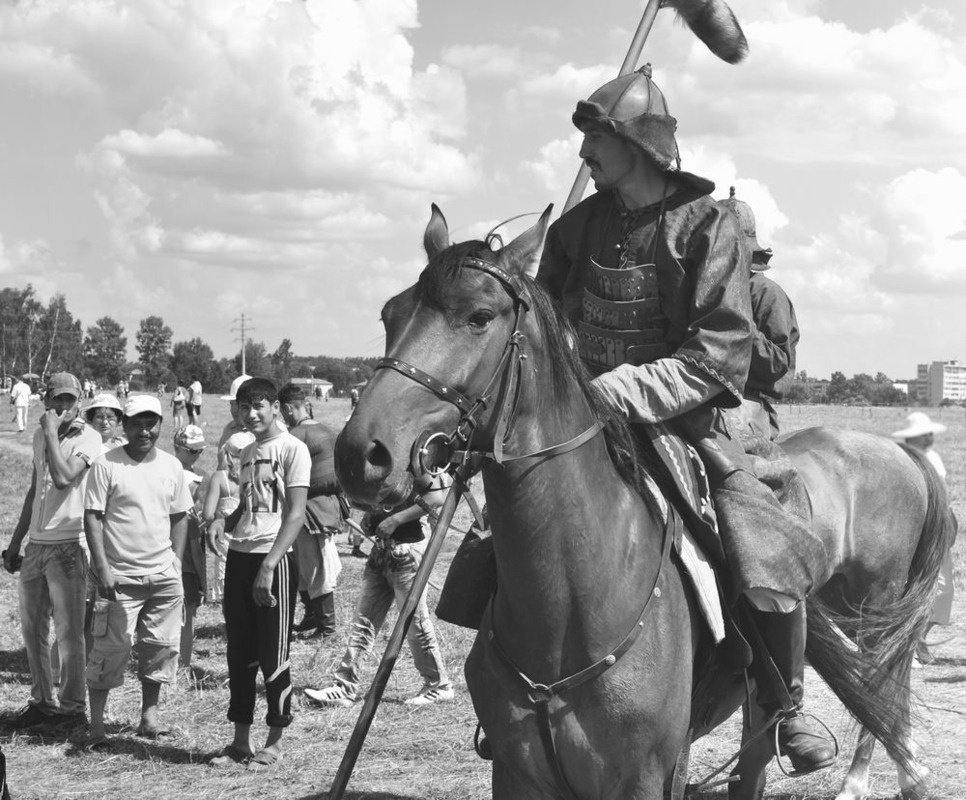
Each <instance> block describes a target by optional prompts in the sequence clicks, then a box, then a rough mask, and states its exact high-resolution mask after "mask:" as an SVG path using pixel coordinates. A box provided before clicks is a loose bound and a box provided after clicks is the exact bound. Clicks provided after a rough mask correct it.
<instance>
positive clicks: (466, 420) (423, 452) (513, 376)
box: [376, 257, 603, 475]
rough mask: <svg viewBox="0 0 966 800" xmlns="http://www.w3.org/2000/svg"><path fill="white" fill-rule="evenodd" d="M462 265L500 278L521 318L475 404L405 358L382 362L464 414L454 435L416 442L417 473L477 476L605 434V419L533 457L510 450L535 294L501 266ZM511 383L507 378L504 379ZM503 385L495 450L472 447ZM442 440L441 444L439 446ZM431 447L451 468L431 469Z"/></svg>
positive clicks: (476, 261)
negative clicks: (456, 471)
mask: <svg viewBox="0 0 966 800" xmlns="http://www.w3.org/2000/svg"><path fill="white" fill-rule="evenodd" d="M460 265H461V266H462V267H467V268H469V269H475V270H479V271H480V272H485V273H487V274H488V275H490V276H492V277H493V278H495V279H496V280H497V281H498V282H499V283H500V285H501V286H503V288H504V289H505V290H506V292H507V294H509V295H510V297H511V299H512V300H513V308H514V314H515V319H514V323H513V332H512V333H511V334H510V336H509V337H508V338H507V342H506V345H505V346H504V348H503V353H502V355H501V356H500V360H499V361H498V362H497V365H496V367H495V369H494V370H493V374H492V375H491V376H490V379H489V381H487V383H486V386H485V387H484V389H483V391H482V392H481V393H480V395H479V396H478V397H477V398H476V400H473V401H471V400H470V399H469V398H467V397H466V396H465V395H464V394H463V393H462V392H460V391H458V390H457V389H455V388H453V387H452V386H449V385H447V384H446V383H444V382H443V381H441V380H439V379H438V378H434V377H433V376H432V375H430V374H429V373H428V372H425V371H424V370H421V369H420V368H419V367H416V366H413V365H412V364H410V363H408V362H406V361H403V360H402V359H399V358H393V357H390V356H387V357H385V358H382V359H380V360H379V362H378V364H376V370H380V369H392V370H395V371H396V372H398V373H400V374H401V375H405V376H406V377H407V378H409V379H410V380H412V381H415V382H416V383H418V384H419V385H420V386H423V387H425V388H427V389H429V391H431V392H432V393H433V394H435V395H436V396H437V397H438V398H439V399H441V400H444V401H445V402H447V403H451V404H452V405H454V406H456V407H457V408H458V409H459V410H460V412H461V414H460V418H459V422H457V424H456V428H455V430H454V431H453V432H452V433H450V434H445V433H441V432H436V433H431V432H424V433H423V434H422V435H421V436H420V437H419V438H417V440H416V441H415V442H414V444H413V453H412V458H411V463H412V467H413V470H414V471H416V470H417V469H420V470H422V471H423V472H426V473H429V474H433V475H435V474H438V473H439V472H445V471H449V470H451V469H453V468H454V467H458V466H462V465H469V466H471V467H473V472H476V471H478V470H479V469H481V468H482V467H483V466H484V465H485V463H487V462H490V461H492V462H494V463H496V464H503V463H505V462H508V461H520V460H522V459H526V458H550V457H551V456H556V455H560V454H562V453H566V452H569V451H570V450H574V449H576V448H578V447H580V446H581V445H583V444H585V443H586V442H588V441H590V440H591V439H593V438H594V437H595V436H597V434H599V433H600V432H601V431H602V430H603V424H602V423H601V422H600V420H597V421H595V422H594V424H593V425H591V426H590V427H589V428H587V429H586V430H584V431H582V432H581V433H579V434H578V435H577V436H574V437H573V438H572V439H568V440H567V441H566V442H561V443H560V444H555V445H551V446H550V447H545V448H543V449H541V450H536V451H534V452H532V453H522V454H518V455H513V454H508V453H506V452H504V447H505V445H506V442H507V441H508V440H509V437H510V429H511V427H512V425H513V420H514V419H515V417H516V411H517V404H518V402H519V400H520V386H521V379H522V377H523V362H524V361H526V359H527V355H526V353H524V352H523V345H524V342H525V340H526V335H525V334H524V333H523V330H522V328H523V323H524V320H525V319H526V313H527V311H529V310H530V295H529V292H528V291H527V288H526V286H525V285H524V284H523V283H522V282H521V281H520V279H519V277H518V276H516V275H512V274H511V273H509V272H507V271H506V270H504V269H502V268H501V267H498V266H497V265H496V264H493V263H492V262H490V261H485V260H483V259H481V258H474V257H467V258H464V259H463V260H462V261H461V262H460ZM504 379H505V380H504ZM500 386H503V387H504V388H503V404H502V407H501V409H500V414H499V417H498V419H497V424H496V430H495V433H494V436H493V449H492V450H490V451H486V450H473V449H471V444H472V440H473V435H474V434H475V433H476V431H477V430H478V429H479V428H481V427H482V426H483V414H484V413H485V412H486V410H487V409H488V408H489V407H490V405H491V404H492V403H493V401H494V392H496V391H497V390H498V389H499V388H500ZM437 440H438V443H437ZM430 445H433V446H434V447H436V446H438V447H439V448H440V449H442V450H444V451H445V452H446V454H447V457H446V464H445V466H442V467H437V466H436V465H432V464H431V465H430V466H429V467H427V466H426V464H425V460H426V458H427V457H428V456H429V455H430V454H431V452H432V451H431V449H430Z"/></svg>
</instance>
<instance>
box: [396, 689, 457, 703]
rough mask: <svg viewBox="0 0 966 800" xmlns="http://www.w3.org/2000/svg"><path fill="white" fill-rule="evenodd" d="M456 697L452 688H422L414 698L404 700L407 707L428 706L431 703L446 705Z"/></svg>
mask: <svg viewBox="0 0 966 800" xmlns="http://www.w3.org/2000/svg"><path fill="white" fill-rule="evenodd" d="M454 697H456V692H454V691H453V687H452V686H447V687H446V688H442V687H440V686H424V687H423V688H422V689H420V690H419V691H418V692H417V693H416V695H415V696H414V697H410V698H409V699H408V700H405V701H404V702H405V703H406V705H407V706H428V705H432V704H433V703H446V702H448V701H450V700H452V699H453V698H454Z"/></svg>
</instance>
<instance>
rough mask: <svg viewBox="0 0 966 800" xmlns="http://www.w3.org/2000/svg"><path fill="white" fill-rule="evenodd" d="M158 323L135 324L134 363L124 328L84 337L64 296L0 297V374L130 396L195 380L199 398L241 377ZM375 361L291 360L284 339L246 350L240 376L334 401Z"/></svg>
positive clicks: (98, 326) (22, 292) (97, 327)
mask: <svg viewBox="0 0 966 800" xmlns="http://www.w3.org/2000/svg"><path fill="white" fill-rule="evenodd" d="M173 339H174V334H173V331H172V330H171V328H170V327H168V326H167V325H166V324H165V322H164V320H163V319H162V318H161V317H160V316H156V315H155V316H149V317H147V318H146V319H142V320H141V321H140V324H139V325H138V330H137V332H136V333H135V350H137V353H138V360H137V361H133V362H132V361H129V360H128V358H127V345H128V340H127V336H126V335H125V331H124V327H123V326H122V325H121V324H120V323H119V322H117V321H116V320H115V319H113V318H112V317H110V316H104V317H101V318H100V319H98V320H97V321H96V322H95V323H94V324H93V325H91V326H89V327H88V328H87V330H86V331H85V330H84V329H83V326H82V324H81V322H80V320H78V319H75V318H74V316H73V314H71V312H70V310H69V309H68V308H67V299H66V296H65V295H63V294H56V295H54V296H53V297H52V298H51V299H50V301H49V302H48V303H47V304H46V305H45V304H44V303H42V302H41V301H40V300H39V299H38V298H37V295H36V292H35V291H34V288H33V286H32V285H30V284H28V285H27V286H26V288H24V289H11V288H5V289H0V373H2V375H0V376H2V378H3V379H4V381H6V379H7V378H8V376H14V375H17V376H19V375H25V374H28V375H34V376H36V380H40V379H41V378H42V377H43V376H45V375H49V374H51V373H54V372H61V371H66V372H72V373H74V374H75V375H77V376H78V377H80V378H81V379H84V378H89V379H91V380H93V381H94V382H96V383H97V384H98V385H100V386H107V387H113V386H115V385H116V384H117V383H118V382H119V381H120V380H121V379H122V378H123V379H125V380H128V381H129V383H130V386H131V388H132V389H135V390H145V391H153V390H154V389H155V388H156V387H157V386H158V385H159V384H162V383H163V384H165V385H166V386H167V387H168V389H169V390H171V389H173V387H174V385H175V384H176V383H182V384H187V383H188V382H190V381H192V380H198V381H200V382H201V384H202V386H203V387H204V388H205V391H206V392H226V391H228V388H229V385H230V384H231V381H232V380H233V379H234V378H235V377H237V376H238V375H240V374H241V372H242V356H241V352H239V353H238V354H237V355H235V356H234V357H231V358H218V359H216V358H215V355H214V352H213V351H212V349H211V347H209V346H208V344H207V343H206V342H205V341H204V340H203V339H201V338H199V337H195V338H193V339H189V340H187V341H179V342H175V341H174V340H173ZM377 361H378V359H376V358H335V357H333V356H298V355H296V354H295V353H294V352H293V350H292V342H291V340H290V339H283V340H282V342H281V344H279V346H278V348H277V349H276V350H275V351H273V352H271V353H270V352H269V351H268V349H267V348H266V346H265V344H264V342H255V341H247V342H246V343H245V370H246V372H247V373H248V374H249V375H259V376H262V377H266V378H270V379H272V380H273V381H275V382H276V384H277V385H282V384H284V383H287V382H288V381H289V380H290V379H292V378H313V377H314V378H321V379H323V380H327V381H330V382H331V383H332V385H333V391H335V392H336V393H337V394H348V392H349V390H350V389H351V388H352V385H353V384H356V383H361V382H363V381H366V380H368V379H369V378H371V377H372V373H373V368H374V367H375V364H376V362H377Z"/></svg>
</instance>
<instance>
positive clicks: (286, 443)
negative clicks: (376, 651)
mask: <svg viewBox="0 0 966 800" xmlns="http://www.w3.org/2000/svg"><path fill="white" fill-rule="evenodd" d="M237 400H238V413H239V417H240V419H241V420H242V421H243V422H244V423H245V426H246V427H247V428H248V430H249V431H251V432H252V434H253V435H254V436H255V441H254V442H253V443H252V444H250V445H248V447H246V448H245V449H244V450H243V451H242V454H241V480H240V487H241V488H240V492H239V494H240V497H241V503H240V504H239V506H238V509H237V510H236V511H235V512H234V513H232V515H231V516H230V517H229V518H228V519H227V520H226V523H225V530H227V531H230V532H231V537H230V539H229V541H228V557H227V563H226V565H225V600H224V611H225V632H226V634H227V638H228V653H227V657H228V688H229V691H230V695H231V697H230V700H229V704H228V719H229V720H231V722H233V723H234V725H235V732H234V738H233V739H232V742H231V744H229V745H227V746H226V747H225V748H224V749H223V750H222V751H221V753H220V754H219V755H217V756H215V757H214V758H213V759H211V761H210V762H209V763H210V764H211V765H212V766H215V767H225V766H232V765H234V764H247V765H248V769H249V770H253V771H258V770H262V769H266V768H267V767H270V766H272V765H274V764H276V763H278V761H279V759H280V758H281V757H282V747H281V739H282V734H283V733H284V731H285V728H287V727H288V726H289V725H290V724H291V722H292V713H291V707H292V679H291V674H290V672H289V641H290V638H291V628H292V615H293V614H294V612H295V596H296V590H297V588H298V568H297V566H296V563H295V556H294V555H293V554H292V545H293V544H294V542H295V540H296V538H297V537H298V534H299V531H300V530H301V529H302V526H303V525H304V524H305V500H306V497H307V495H308V487H309V479H310V475H311V469H312V462H311V458H310V457H309V451H308V448H307V447H306V446H305V444H303V443H302V442H300V441H299V440H298V439H296V438H295V437H294V436H292V435H291V434H290V433H288V432H287V431H285V430H283V429H282V428H281V427H280V426H279V424H278V415H279V413H280V412H279V403H278V392H277V390H276V388H275V386H274V384H273V383H272V382H271V381H268V380H265V379H264V378H252V379H251V380H248V381H246V382H245V383H243V384H242V385H241V387H240V388H239V389H238V395H237ZM259 667H261V671H262V675H263V677H264V680H265V701H266V704H267V706H268V709H267V713H266V715H265V722H266V724H267V725H268V738H267V740H266V742H265V745H264V746H263V747H262V748H261V749H260V750H258V751H257V752H253V751H252V746H251V728H252V723H253V722H254V718H255V699H256V684H255V680H256V677H257V674H258V669H259Z"/></svg>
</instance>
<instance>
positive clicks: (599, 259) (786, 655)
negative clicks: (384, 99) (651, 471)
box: [537, 66, 835, 773]
mask: <svg viewBox="0 0 966 800" xmlns="http://www.w3.org/2000/svg"><path fill="white" fill-rule="evenodd" d="M573 122H574V124H575V125H576V126H577V127H578V128H579V129H580V130H581V131H582V132H583V134H584V139H583V144H582V146H581V149H580V157H581V158H582V159H583V160H584V161H585V162H586V164H587V166H589V167H590V170H591V177H592V178H593V180H594V183H595V185H596V187H597V192H596V193H595V194H593V195H592V196H590V197H588V198H587V199H586V200H584V201H583V202H581V203H579V204H578V205H577V206H576V207H574V208H573V209H572V210H571V211H569V212H567V213H565V214H564V215H563V216H562V217H561V218H560V219H559V220H557V221H556V222H555V223H554V224H553V225H552V226H551V227H550V231H549V234H548V237H547V243H546V246H545V249H544V253H543V258H542V261H541V265H540V269H539V272H538V275H537V280H538V282H539V283H540V284H541V285H542V286H543V287H544V288H545V289H547V290H548V292H549V293H550V294H551V296H552V297H553V298H555V299H556V300H557V301H558V302H559V303H560V304H561V306H562V308H563V311H564V313H565V314H566V315H567V316H568V318H569V319H570V320H571V322H573V323H574V324H575V326H576V328H577V334H578V342H577V345H578V347H579V349H580V354H581V356H582V358H583V360H584V362H585V364H586V365H587V366H588V368H589V369H590V370H591V372H592V373H593V374H595V375H597V376H598V377H596V378H595V384H596V385H597V386H598V387H599V388H600V389H601V390H602V392H603V393H604V394H605V396H606V397H607V398H608V399H609V401H610V402H611V404H612V405H613V406H614V408H615V409H616V410H617V411H618V412H619V413H620V414H622V415H623V416H625V417H626V418H627V419H628V420H629V421H630V422H632V423H643V424H649V423H668V424H669V425H670V427H672V428H673V429H674V430H675V431H677V432H678V433H679V434H681V435H682V436H683V437H684V439H685V440H686V441H688V442H689V443H690V444H691V445H692V446H693V447H694V448H695V449H696V450H697V451H698V453H699V454H700V455H701V457H702V460H703V461H704V464H705V466H706V469H707V472H708V477H709V482H710V485H711V489H712V494H713V498H714V501H715V508H716V511H717V516H718V523H719V528H720V532H721V543H722V545H723V550H724V553H725V554H726V556H727V563H728V570H727V571H728V572H729V576H728V580H729V581H730V588H731V589H732V592H733V596H734V597H737V596H739V595H743V597H744V599H745V600H746V601H747V604H748V607H749V608H750V614H749V615H750V616H751V617H752V619H753V621H754V625H755V628H757V630H758V632H759V633H760V636H761V639H762V641H763V642H764V645H765V647H766V649H767V650H768V652H769V654H770V656H771V658H770V661H771V662H772V664H773V665H772V664H768V665H767V666H766V665H763V664H761V663H759V664H757V665H755V674H756V677H757V678H758V680H757V683H758V698H759V703H760V705H761V706H762V707H763V709H764V710H765V711H766V712H767V713H769V714H777V715H778V716H777V719H778V721H777V722H776V724H777V725H778V741H779V746H780V750H781V752H782V753H783V754H785V755H787V756H788V757H789V759H790V760H791V762H792V766H793V767H794V769H795V770H796V772H798V773H806V772H811V771H814V770H817V769H821V768H823V767H827V766H829V765H830V764H831V763H832V762H833V760H834V758H835V749H834V747H833V745H832V743H831V742H830V741H829V740H828V738H827V737H826V736H825V734H824V733H821V732H819V731H818V730H817V729H816V728H814V727H813V726H812V725H811V724H810V722H809V721H808V719H807V718H806V717H805V716H803V714H802V712H801V703H802V695H803V688H804V680H803V677H804V653H805V636H806V630H805V604H804V598H805V596H806V594H807V593H808V591H809V590H810V589H811V588H812V586H813V584H814V583H815V580H816V578H817V577H818V574H819V573H820V572H821V570H822V568H823V567H824V559H825V553H824V551H823V550H822V549H821V548H820V547H819V548H817V549H816V547H814V546H813V545H812V544H809V543H812V542H814V539H813V537H812V536H811V533H810V531H809V528H808V525H807V524H806V523H805V522H804V520H803V519H801V518H799V517H796V516H794V515H791V514H789V513H788V512H786V511H785V510H783V509H782V507H781V506H780V504H779V503H778V502H777V501H776V499H775V497H774V495H773V493H772V491H771V490H770V489H769V488H768V487H767V486H765V485H764V484H763V483H761V482H760V481H759V480H758V479H757V478H756V477H755V475H754V473H753V472H752V469H751V466H750V462H749V459H748V457H747V456H746V455H745V452H744V449H743V447H742V445H741V443H740V442H739V441H738V439H737V438H736V436H734V435H733V434H732V432H730V431H729V428H728V425H727V422H726V420H725V416H724V414H723V410H724V409H726V408H730V407H735V406H738V405H739V404H740V403H741V399H742V390H743V388H744V384H745V380H746V378H747V374H748V367H749V361H750V357H751V343H752V333H753V330H754V325H753V322H752V311H751V303H750V296H749V285H748V276H749V265H750V259H751V253H750V252H749V249H748V246H747V243H746V241H745V239H744V237H743V236H742V234H741V231H740V230H739V227H738V224H737V222H736V220H735V217H734V215H733V214H732V213H731V212H730V211H729V210H728V209H727V208H726V207H724V206H722V205H721V204H719V203H717V202H715V201H714V200H713V199H712V198H711V197H710V192H711V191H713V189H714V184H713V183H712V182H711V181H709V180H706V179H704V178H701V177H699V176H697V175H693V174H691V173H688V172H683V171H681V169H680V159H679V155H678V149H677V144H676V142H675V138H674V131H675V127H676V120H675V119H674V117H672V116H670V114H669V113H668V108H667V104H666V102H665V99H664V96H663V95H662V93H661V92H660V90H659V89H658V88H657V86H655V84H654V83H653V81H652V80H651V75H650V68H649V66H648V67H644V68H643V69H641V70H639V71H637V72H634V73H631V74H629V75H625V76H622V77H620V78H617V79H615V80H613V81H610V82H609V83H606V84H605V85H604V86H602V87H601V88H600V89H598V90H597V91H596V92H594V93H593V94H592V95H591V96H590V98H589V99H587V100H585V101H581V102H579V103H578V104H577V109H576V111H575V112H574V114H573ZM749 543H751V544H750V545H749ZM776 543H777V544H776ZM803 543H805V544H803ZM759 546H760V547H761V548H762V549H763V551H767V552H763V557H762V558H758V557H757V551H758V548H759ZM784 548H788V549H789V552H791V550H793V549H796V548H797V554H796V555H798V556H800V557H796V558H791V557H789V558H787V559H783V558H782V553H783V552H784ZM786 561H787V562H788V563H787V564H786V563H784V562H786ZM756 660H758V661H759V662H761V661H766V662H767V661H768V660H769V659H768V658H767V656H766V657H765V658H763V659H762V658H758V659H756ZM778 676H780V679H779V677H778ZM779 712H780V713H779Z"/></svg>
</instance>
